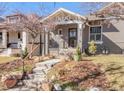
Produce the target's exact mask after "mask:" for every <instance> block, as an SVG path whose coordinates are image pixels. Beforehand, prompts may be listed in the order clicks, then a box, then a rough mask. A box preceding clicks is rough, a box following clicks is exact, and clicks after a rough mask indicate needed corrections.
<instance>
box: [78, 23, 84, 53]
mask: <svg viewBox="0 0 124 93" xmlns="http://www.w3.org/2000/svg"><path fill="white" fill-rule="evenodd" d="M82 44H83V29H82V23H78V29H77V45H78V46H79V47H80V48H81V51H83V45H82Z"/></svg>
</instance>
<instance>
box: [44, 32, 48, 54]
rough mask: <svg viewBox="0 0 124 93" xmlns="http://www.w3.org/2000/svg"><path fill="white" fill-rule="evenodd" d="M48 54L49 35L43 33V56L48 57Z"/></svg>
mask: <svg viewBox="0 0 124 93" xmlns="http://www.w3.org/2000/svg"><path fill="white" fill-rule="evenodd" d="M48 53H49V33H48V32H46V33H45V54H46V55H48Z"/></svg>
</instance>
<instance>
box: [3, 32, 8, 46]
mask: <svg viewBox="0 0 124 93" xmlns="http://www.w3.org/2000/svg"><path fill="white" fill-rule="evenodd" d="M2 34H3V35H2V38H3V41H2V44H3V46H4V47H5V48H7V32H6V31H5V30H4V31H3V32H2Z"/></svg>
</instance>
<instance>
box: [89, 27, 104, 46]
mask: <svg viewBox="0 0 124 93" xmlns="http://www.w3.org/2000/svg"><path fill="white" fill-rule="evenodd" d="M99 26H100V27H101V40H100V41H94V42H95V43H96V44H102V43H103V40H102V35H103V26H102V25H93V26H89V42H90V28H91V27H99ZM89 42H88V43H89Z"/></svg>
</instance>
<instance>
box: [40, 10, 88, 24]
mask: <svg viewBox="0 0 124 93" xmlns="http://www.w3.org/2000/svg"><path fill="white" fill-rule="evenodd" d="M59 12H65V13H68V14H71V15H74V16H77V17H80V18H83V19H86V18H85V17H84V16H81V15H79V14H77V13H74V12H72V11H69V10H67V9H64V8H59V9H58V10H56V11H55V12H53V13H52V14H50V15H49V16H47V17H45V18H44V19H42V20H41V22H43V21H45V20H47V19H48V18H50V17H52V16H54V15H55V14H57V13H59Z"/></svg>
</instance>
